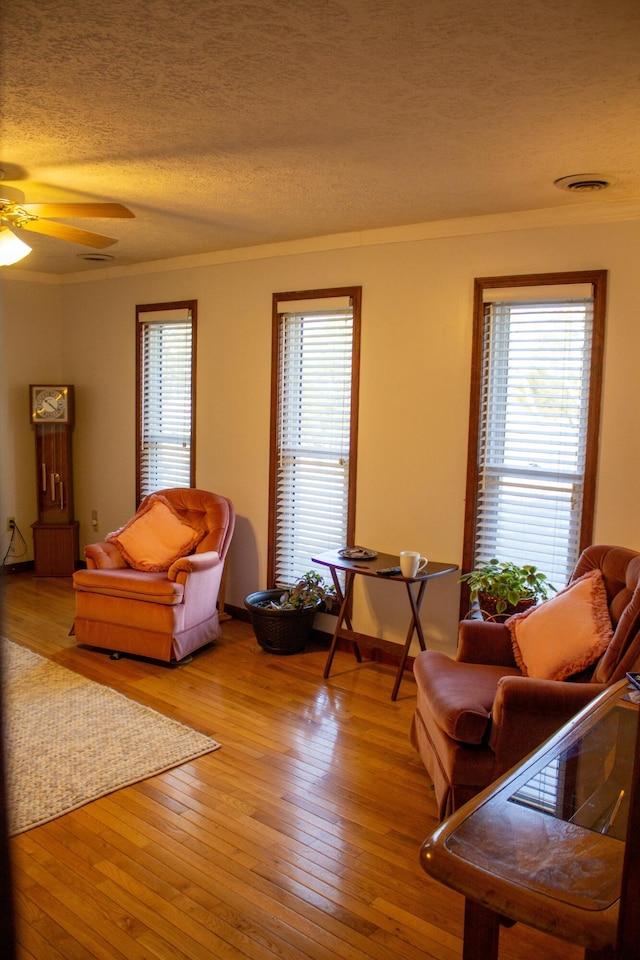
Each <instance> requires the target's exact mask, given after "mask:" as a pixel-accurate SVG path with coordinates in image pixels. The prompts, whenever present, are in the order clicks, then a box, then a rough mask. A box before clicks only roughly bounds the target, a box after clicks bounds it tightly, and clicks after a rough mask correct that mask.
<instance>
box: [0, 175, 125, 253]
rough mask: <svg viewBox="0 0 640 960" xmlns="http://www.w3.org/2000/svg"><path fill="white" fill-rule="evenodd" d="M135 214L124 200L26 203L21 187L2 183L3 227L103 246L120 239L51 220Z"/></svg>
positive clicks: (0, 211) (0, 209) (0, 218)
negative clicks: (16, 187)
mask: <svg viewBox="0 0 640 960" xmlns="http://www.w3.org/2000/svg"><path fill="white" fill-rule="evenodd" d="M134 216H135V214H133V213H132V212H131V211H130V210H128V209H127V208H126V207H123V206H122V204H121V203H101V202H100V203H98V202H89V203H25V202H24V194H23V193H22V192H21V191H20V190H15V189H14V188H12V187H7V186H5V184H2V183H0V230H2V229H7V228H8V229H9V230H11V231H16V230H18V231H20V230H30V231H32V232H33V233H40V234H44V235H45V236H48V237H57V238H58V239H60V240H70V241H71V243H81V244H84V245H85V246H87V247H95V248H97V249H99V250H102V249H104V247H110V246H111V245H112V244H114V243H117V242H118V241H117V240H116V239H114V238H112V237H105V236H103V235H102V234H100V233H93V232H91V231H89V230H81V229H80V228H79V227H71V226H69V225H68V224H65V223H51V222H50V220H55V219H57V218H67V217H68V218H71V219H75V218H76V217H78V218H80V217H96V218H97V217H114V218H116V217H117V218H130V217H134Z"/></svg>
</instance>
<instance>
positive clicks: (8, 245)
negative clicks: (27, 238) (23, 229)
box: [0, 227, 31, 267]
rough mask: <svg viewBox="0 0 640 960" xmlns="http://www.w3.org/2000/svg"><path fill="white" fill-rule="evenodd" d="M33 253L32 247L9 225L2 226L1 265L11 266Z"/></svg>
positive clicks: (0, 241) (0, 228) (0, 238)
mask: <svg viewBox="0 0 640 960" xmlns="http://www.w3.org/2000/svg"><path fill="white" fill-rule="evenodd" d="M30 253H31V247H29V246H28V245H27V244H26V243H24V242H23V241H22V240H21V239H20V238H19V237H16V235H15V233H12V232H11V230H9V228H8V227H0V267H10V266H12V264H14V263H18V262H19V261H20V260H24V258H25V257H26V256H28V255H29V254H30Z"/></svg>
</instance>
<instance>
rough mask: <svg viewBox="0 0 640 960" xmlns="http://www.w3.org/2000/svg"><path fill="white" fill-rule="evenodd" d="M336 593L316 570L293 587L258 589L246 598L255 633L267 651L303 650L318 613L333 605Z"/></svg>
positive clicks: (293, 651) (284, 652)
mask: <svg viewBox="0 0 640 960" xmlns="http://www.w3.org/2000/svg"><path fill="white" fill-rule="evenodd" d="M334 596H335V590H334V588H333V587H332V586H329V585H327V584H326V583H325V581H324V579H323V577H322V576H321V575H320V574H319V573H317V572H316V571H315V570H309V571H308V572H307V573H305V574H304V575H303V576H302V577H300V579H299V580H297V581H296V583H295V584H294V586H293V587H291V589H290V590H281V589H275V590H258V591H257V592H256V593H250V594H249V596H248V597H245V601H244V605H245V607H246V608H247V610H248V611H249V616H250V618H251V625H252V626H253V632H254V633H255V635H256V640H257V641H258V643H259V644H260V646H261V647H262V649H263V650H266V651H267V652H268V653H278V654H289V653H300V652H301V651H302V650H304V649H305V647H306V646H307V643H308V642H309V637H310V635H311V630H312V628H313V621H314V620H315V616H316V613H318V612H319V611H320V610H322V609H326V608H330V607H331V604H332V603H333V598H334Z"/></svg>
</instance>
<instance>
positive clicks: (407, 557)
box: [400, 550, 429, 577]
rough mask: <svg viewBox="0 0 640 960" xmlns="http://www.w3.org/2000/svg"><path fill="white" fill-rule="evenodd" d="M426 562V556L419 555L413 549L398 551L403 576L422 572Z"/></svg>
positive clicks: (416, 574)
mask: <svg viewBox="0 0 640 960" xmlns="http://www.w3.org/2000/svg"><path fill="white" fill-rule="evenodd" d="M428 563H429V561H428V560H427V558H426V557H421V556H420V554H419V553H416V552H415V550H401V551H400V569H401V570H402V576H403V577H417V576H418V574H419V573H424V570H425V567H426V566H427V564H428Z"/></svg>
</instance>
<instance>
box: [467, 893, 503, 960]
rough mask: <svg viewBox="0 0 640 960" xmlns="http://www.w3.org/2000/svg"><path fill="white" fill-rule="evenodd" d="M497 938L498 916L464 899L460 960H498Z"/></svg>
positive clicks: (498, 933) (498, 928) (498, 929)
mask: <svg viewBox="0 0 640 960" xmlns="http://www.w3.org/2000/svg"><path fill="white" fill-rule="evenodd" d="M499 938H500V916H499V915H498V914H497V913H494V912H493V910H489V908H488V907H483V906H481V905H480V904H479V903H475V901H473V900H469V899H465V902H464V940H463V944H462V960H498V941H499Z"/></svg>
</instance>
